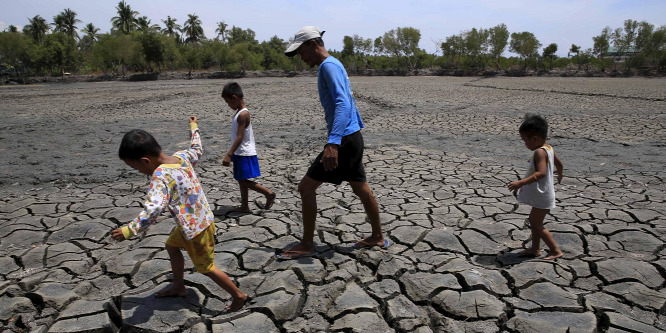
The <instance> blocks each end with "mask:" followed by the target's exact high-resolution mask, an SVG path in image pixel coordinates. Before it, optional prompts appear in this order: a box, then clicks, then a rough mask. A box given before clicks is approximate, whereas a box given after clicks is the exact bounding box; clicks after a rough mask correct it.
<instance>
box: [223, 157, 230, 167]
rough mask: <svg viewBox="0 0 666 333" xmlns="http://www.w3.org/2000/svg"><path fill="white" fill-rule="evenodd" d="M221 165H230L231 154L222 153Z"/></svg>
mask: <svg viewBox="0 0 666 333" xmlns="http://www.w3.org/2000/svg"><path fill="white" fill-rule="evenodd" d="M222 165H224V166H229V165H231V155H229V154H226V155H224V159H223V160H222Z"/></svg>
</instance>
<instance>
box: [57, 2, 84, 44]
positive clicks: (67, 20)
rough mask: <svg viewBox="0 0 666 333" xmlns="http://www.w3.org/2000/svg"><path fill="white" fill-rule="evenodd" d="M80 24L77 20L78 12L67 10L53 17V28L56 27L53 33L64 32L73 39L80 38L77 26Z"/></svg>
mask: <svg viewBox="0 0 666 333" xmlns="http://www.w3.org/2000/svg"><path fill="white" fill-rule="evenodd" d="M79 22H81V20H79V19H77V18H76V12H75V11H73V10H71V9H69V8H67V9H65V10H63V11H62V12H61V13H60V14H58V15H56V16H54V17H53V26H54V27H55V28H54V29H53V31H56V32H62V33H64V34H65V35H67V36H69V37H72V38H79V34H78V33H77V32H76V25H75V24H77V23H79Z"/></svg>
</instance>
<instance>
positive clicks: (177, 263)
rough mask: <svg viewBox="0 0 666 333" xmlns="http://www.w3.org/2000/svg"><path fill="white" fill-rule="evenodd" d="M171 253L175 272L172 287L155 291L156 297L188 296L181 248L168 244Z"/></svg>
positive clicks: (167, 247) (172, 266)
mask: <svg viewBox="0 0 666 333" xmlns="http://www.w3.org/2000/svg"><path fill="white" fill-rule="evenodd" d="M166 250H167V252H168V253H169V261H170V262H171V272H172V273H173V284H172V286H171V288H166V289H163V290H161V291H159V292H157V293H155V297H171V296H187V289H185V280H184V275H185V259H184V258H183V253H182V252H181V251H180V248H178V247H173V246H169V245H167V246H166Z"/></svg>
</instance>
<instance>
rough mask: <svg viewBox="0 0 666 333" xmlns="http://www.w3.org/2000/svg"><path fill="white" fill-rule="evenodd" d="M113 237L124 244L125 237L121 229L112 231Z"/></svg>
mask: <svg viewBox="0 0 666 333" xmlns="http://www.w3.org/2000/svg"><path fill="white" fill-rule="evenodd" d="M111 237H113V239H115V240H117V241H119V242H122V241H124V240H125V235H123V231H122V230H121V229H114V230H111Z"/></svg>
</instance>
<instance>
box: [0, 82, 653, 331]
mask: <svg viewBox="0 0 666 333" xmlns="http://www.w3.org/2000/svg"><path fill="white" fill-rule="evenodd" d="M226 82H227V81H222V80H197V81H158V82H146V83H128V82H103V83H79V84H67V85H41V86H38V85H33V86H25V87H1V88H0V101H1V103H0V113H1V115H2V118H3V123H2V125H0V128H1V131H0V137H1V138H2V143H3V144H2V147H0V149H1V150H2V156H3V158H2V159H1V160H0V169H1V171H2V172H1V173H0V190H1V191H2V198H1V199H0V326H1V327H2V328H0V332H3V333H4V332H27V331H31V332H32V331H34V332H117V331H119V330H122V331H124V332H285V333H286V332H320V331H327V332H419V333H425V332H539V333H543V332H663V331H664V330H666V320H665V315H666V306H665V302H666V291H665V289H664V286H665V280H664V278H665V277H666V246H664V240H665V239H666V224H665V217H664V213H665V212H666V205H665V203H664V201H666V187H665V185H664V181H665V179H666V171H665V170H664V162H665V161H666V158H664V152H663V150H664V147H665V144H666V134H664V133H665V132H664V126H665V124H666V116H665V112H666V101H665V98H666V90H665V89H664V87H665V86H666V84H665V83H666V80H664V79H661V78H658V79H646V78H629V79H600V78H487V79H479V78H452V77H352V86H353V88H354V90H355V94H356V96H357V100H358V106H359V108H360V110H361V114H362V116H363V118H364V121H365V124H366V129H364V132H363V133H364V136H365V141H366V168H367V171H368V180H369V183H370V185H371V187H372V189H373V190H374V192H375V195H376V197H377V200H378V203H379V205H380V211H381V217H382V223H383V227H384V230H385V234H386V237H388V239H389V240H390V241H391V243H392V246H391V247H389V248H388V250H386V251H380V250H379V249H376V248H375V249H371V250H352V249H351V244H353V243H354V242H355V241H356V240H358V239H359V238H360V237H363V236H365V235H368V232H369V230H370V229H369V225H368V224H367V223H366V222H365V215H364V213H363V207H362V205H361V203H360V202H359V200H358V199H357V198H355V197H354V195H353V194H352V193H351V190H350V188H349V186H348V185H342V186H339V187H334V186H329V185H324V186H322V188H321V189H320V191H319V195H318V201H319V215H318V218H317V229H316V230H317V234H316V242H317V252H318V254H317V255H316V256H315V257H313V258H304V259H300V260H297V261H276V260H275V254H276V253H277V252H278V251H280V250H281V249H283V248H284V247H286V246H288V245H290V244H293V243H294V242H296V241H297V240H298V237H300V235H301V233H302V227H301V222H300V209H301V205H300V199H299V197H298V193H297V190H296V185H297V183H298V181H299V180H300V178H301V177H302V176H303V175H304V173H305V171H306V169H307V166H308V164H309V161H310V160H311V159H312V158H314V156H316V154H317V153H318V151H319V150H320V149H321V147H322V145H323V143H324V142H325V123H324V120H323V112H322V110H321V107H320V105H319V101H318V97H317V91H316V89H317V86H316V78H314V77H305V78H271V79H241V80H240V83H241V86H242V87H243V88H244V91H245V95H246V99H247V102H248V107H249V109H250V111H251V112H252V117H253V120H252V121H253V123H254V130H255V135H256V139H257V143H258V150H259V160H260V164H261V168H262V173H263V176H262V177H261V178H259V182H260V183H261V184H263V185H265V186H267V187H268V188H270V189H273V190H275V192H276V193H277V201H276V203H275V205H274V206H273V208H272V209H271V210H267V211H266V210H262V209H259V208H258V207H259V205H260V204H263V198H259V197H257V195H256V193H251V200H253V204H254V203H256V204H257V205H255V206H254V211H253V213H252V214H248V215H244V216H235V215H233V214H230V213H228V210H229V209H230V207H232V206H234V205H237V204H238V199H239V193H238V187H237V184H236V182H235V181H234V180H233V178H232V176H231V170H230V169H229V168H226V167H223V166H222V165H221V160H222V154H223V151H225V150H226V149H227V145H228V137H229V134H228V131H229V121H230V116H231V111H230V110H229V109H228V108H227V107H226V106H224V105H223V102H222V100H221V98H220V97H219V94H220V91H221V87H222V86H223V84H225V83H226ZM528 111H537V112H540V113H542V114H544V115H545V116H546V117H547V119H548V120H549V121H550V124H551V133H550V140H549V142H550V143H551V144H552V145H553V146H554V148H555V150H556V152H557V153H558V155H559V156H560V157H561V158H562V160H563V162H564V165H565V178H564V180H563V182H562V184H561V185H558V186H557V187H556V191H557V204H558V207H557V208H556V209H554V210H552V215H549V216H547V218H546V223H547V224H546V226H547V228H549V229H550V230H551V232H552V233H553V235H554V238H555V240H556V241H557V243H558V244H559V245H560V247H561V248H562V250H563V251H564V258H562V259H559V260H557V261H554V262H550V261H543V260H540V259H531V260H525V259H524V258H519V257H518V256H517V255H516V253H517V252H518V251H520V250H521V249H522V248H524V247H526V245H527V244H529V230H526V229H525V228H524V219H525V218H526V216H527V213H528V211H529V208H528V207H525V206H522V205H518V204H517V203H516V200H515V198H514V197H513V196H512V195H511V194H510V193H509V191H508V190H507V189H506V184H507V183H509V182H510V181H512V180H515V179H517V177H518V176H519V175H522V174H523V173H524V171H525V168H526V163H527V159H528V158H529V155H530V151H528V150H527V149H525V148H524V145H523V143H522V141H521V140H520V138H519V135H518V132H517V128H518V126H519V124H520V122H521V120H522V117H523V115H524V114H525V113H526V112H528ZM189 115H197V116H199V119H200V121H199V123H200V127H201V133H202V139H203V145H204V150H205V151H204V156H203V159H202V160H201V162H200V163H199V165H198V166H197V168H196V170H197V172H198V174H199V178H200V180H201V182H202V184H203V186H204V189H205V191H206V192H207V196H208V199H209V202H210V204H211V205H212V206H213V207H214V209H215V214H216V225H217V245H216V256H215V260H216V265H217V266H218V267H220V268H221V269H223V270H224V271H226V272H227V273H228V274H229V275H230V276H231V277H232V279H233V280H234V282H235V283H237V284H238V285H239V286H240V288H241V289H242V290H243V291H245V292H246V293H248V294H249V295H250V296H252V298H253V299H252V301H251V302H250V303H249V304H247V306H246V307H245V308H244V309H243V310H242V311H240V312H237V313H233V314H226V313H224V311H223V309H224V307H225V306H226V305H227V304H228V303H229V297H228V295H227V294H226V293H225V292H224V291H222V290H221V289H220V288H219V287H217V286H216V285H215V284H213V283H212V282H211V281H210V280H209V279H208V278H206V277H204V276H203V275H200V274H196V273H194V271H193V269H192V264H191V262H189V259H187V260H188V261H187V264H186V265H187V269H188V270H187V272H186V281H187V282H186V283H187V286H188V295H187V297H184V298H177V299H173V298H172V299H155V298H153V296H152V294H153V293H154V292H155V291H156V290H159V289H161V288H163V287H165V286H166V285H168V284H169V282H170V280H171V275H170V266H169V261H168V257H167V253H166V251H164V249H163V247H164V242H165V240H166V238H167V235H168V233H169V232H170V231H171V228H172V227H173V226H174V222H173V221H172V220H171V218H170V217H169V216H167V215H164V216H162V217H161V218H160V223H158V224H156V225H154V226H153V227H152V228H151V229H150V231H149V232H148V233H147V235H146V236H145V237H144V238H141V239H136V240H132V241H126V242H122V243H116V242H113V241H111V240H110V238H109V231H110V230H111V229H112V228H116V227H118V226H121V225H123V224H125V223H127V222H128V221H130V220H131V219H132V218H134V217H135V215H136V214H138V212H139V209H140V206H141V205H142V202H143V200H144V195H145V192H146V190H147V185H148V179H147V178H146V177H145V176H142V175H140V174H138V173H136V172H134V171H133V170H130V169H129V168H128V167H127V166H125V164H124V163H122V161H120V160H118V158H117V157H116V154H117V148H118V145H119V142H120V139H121V136H122V134H123V133H124V132H126V131H127V130H129V129H132V128H137V127H138V128H143V129H146V130H148V131H150V132H152V133H154V134H155V136H156V138H157V140H158V141H159V142H160V143H161V144H162V146H163V147H164V150H165V151H166V152H167V153H170V152H173V151H176V150H178V149H181V148H183V147H186V146H187V144H188V139H187V133H188V132H187V129H188V126H187V116H189ZM544 250H545V249H544Z"/></svg>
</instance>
